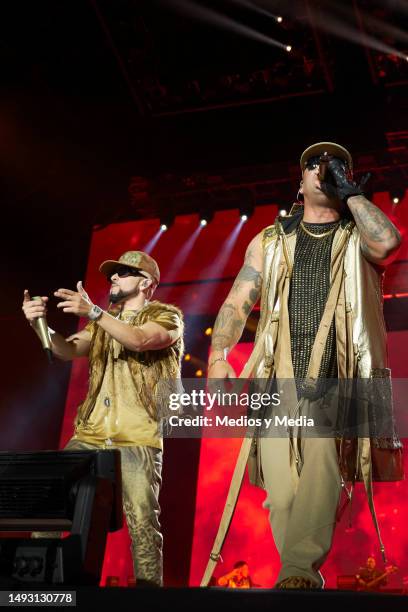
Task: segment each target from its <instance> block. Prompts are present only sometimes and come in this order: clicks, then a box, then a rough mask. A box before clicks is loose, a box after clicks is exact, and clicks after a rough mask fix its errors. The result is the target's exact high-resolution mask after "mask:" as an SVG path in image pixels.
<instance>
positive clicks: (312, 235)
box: [300, 221, 340, 238]
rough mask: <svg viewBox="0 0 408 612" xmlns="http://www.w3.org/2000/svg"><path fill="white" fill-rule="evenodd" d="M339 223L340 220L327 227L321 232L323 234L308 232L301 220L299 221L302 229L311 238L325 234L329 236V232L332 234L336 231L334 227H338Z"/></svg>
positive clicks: (322, 236) (321, 236)
mask: <svg viewBox="0 0 408 612" xmlns="http://www.w3.org/2000/svg"><path fill="white" fill-rule="evenodd" d="M339 225H340V221H338V222H337V224H336V225H335V226H334V227H332V228H331V229H329V230H328V231H327V232H323V234H313V232H309V230H308V229H306V227H305V225H304V223H303V221H301V222H300V227H301V228H302V230H303V231H304V232H305V233H306V234H308V235H309V236H311V237H312V238H325V237H326V236H330V234H332V233H333V232H335V231H336V229H337V228H338V227H339Z"/></svg>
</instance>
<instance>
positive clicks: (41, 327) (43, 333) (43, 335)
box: [32, 295, 53, 363]
mask: <svg viewBox="0 0 408 612" xmlns="http://www.w3.org/2000/svg"><path fill="white" fill-rule="evenodd" d="M32 299H33V300H40V302H42V299H41V297H40V296H38V295H36V296H35V297H33V298H32ZM36 328H37V332H38V335H39V337H40V340H41V344H42V347H43V349H44V351H45V352H46V355H47V358H48V361H49V363H53V358H52V350H51V338H50V332H49V331H48V325H47V319H46V318H45V317H39V318H38V319H36Z"/></svg>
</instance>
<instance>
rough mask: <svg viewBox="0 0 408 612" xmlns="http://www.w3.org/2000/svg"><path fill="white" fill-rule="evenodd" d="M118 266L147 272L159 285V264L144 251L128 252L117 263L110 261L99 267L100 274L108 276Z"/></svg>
mask: <svg viewBox="0 0 408 612" xmlns="http://www.w3.org/2000/svg"><path fill="white" fill-rule="evenodd" d="M117 266H129V268H135V269H136V270H141V271H142V272H147V273H148V274H150V276H152V277H153V278H154V280H155V281H156V282H157V283H158V282H159V281H160V270H159V266H158V265H157V262H156V261H155V260H154V259H153V257H150V255H148V254H147V253H144V252H143V251H126V253H123V255H121V256H120V257H119V259H118V260H117V261H116V260H113V259H108V260H107V261H104V262H103V263H102V264H101V265H100V266H99V272H102V274H105V276H108V275H109V274H112V272H113V271H114V270H115V268H116V267H117Z"/></svg>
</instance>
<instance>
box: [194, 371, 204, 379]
mask: <svg viewBox="0 0 408 612" xmlns="http://www.w3.org/2000/svg"><path fill="white" fill-rule="evenodd" d="M195 375H196V376H197V378H200V377H201V376H202V375H203V371H202V370H196V373H195Z"/></svg>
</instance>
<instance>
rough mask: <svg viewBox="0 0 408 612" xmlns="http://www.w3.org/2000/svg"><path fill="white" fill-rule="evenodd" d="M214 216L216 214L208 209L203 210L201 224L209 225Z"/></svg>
mask: <svg viewBox="0 0 408 612" xmlns="http://www.w3.org/2000/svg"><path fill="white" fill-rule="evenodd" d="M213 216H214V213H213V212H208V211H207V210H202V211H201V212H200V225H201V227H205V226H206V225H208V224H209V223H210V221H212V218H213Z"/></svg>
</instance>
